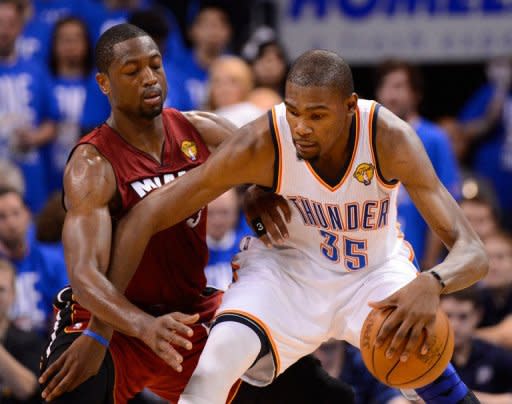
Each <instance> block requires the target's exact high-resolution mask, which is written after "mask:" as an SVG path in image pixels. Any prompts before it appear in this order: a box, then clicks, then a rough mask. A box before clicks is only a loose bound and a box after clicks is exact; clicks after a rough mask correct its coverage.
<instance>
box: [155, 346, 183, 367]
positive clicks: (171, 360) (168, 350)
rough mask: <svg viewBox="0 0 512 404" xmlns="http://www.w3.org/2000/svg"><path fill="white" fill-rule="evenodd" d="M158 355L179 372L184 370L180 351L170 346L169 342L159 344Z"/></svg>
mask: <svg viewBox="0 0 512 404" xmlns="http://www.w3.org/2000/svg"><path fill="white" fill-rule="evenodd" d="M157 355H158V356H160V358H162V360H163V361H164V362H165V363H167V364H168V365H169V366H170V367H172V368H173V369H174V370H176V371H177V372H181V371H182V370H183V367H182V366H181V363H182V362H183V357H182V356H181V355H180V354H179V353H178V351H176V350H175V349H174V348H173V347H172V346H171V345H169V343H168V342H167V341H160V342H159V344H158V351H157Z"/></svg>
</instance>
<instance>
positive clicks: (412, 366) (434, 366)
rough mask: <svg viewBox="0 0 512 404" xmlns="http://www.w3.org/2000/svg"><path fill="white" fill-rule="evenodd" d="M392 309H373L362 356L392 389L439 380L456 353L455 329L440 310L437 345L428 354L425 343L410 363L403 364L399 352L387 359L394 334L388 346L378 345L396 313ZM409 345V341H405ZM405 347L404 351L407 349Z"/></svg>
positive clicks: (366, 324) (362, 342) (363, 337)
mask: <svg viewBox="0 0 512 404" xmlns="http://www.w3.org/2000/svg"><path fill="white" fill-rule="evenodd" d="M392 311H393V310H392V309H387V310H376V309H374V310H372V311H371V312H370V314H369V315H368V317H367V318H366V320H365V322H364V324H363V328H362V330H361V339H360V346H361V354H362V356H363V361H364V363H365V365H366V367H367V368H368V370H369V371H370V373H372V374H373V376H375V377H376V378H377V379H378V380H379V381H381V382H382V383H385V384H387V385H388V386H391V387H395V388H401V389H415V388H419V387H423V386H425V385H427V384H429V383H431V382H433V381H434V380H436V379H437V378H438V377H439V376H440V375H441V374H442V373H443V371H444V370H445V369H446V367H447V366H448V363H449V362H450V359H451V357H452V354H453V343H454V341H453V330H452V328H451V327H450V323H449V322H448V317H446V315H445V314H444V313H443V311H442V310H441V309H438V311H437V316H436V320H435V325H434V330H435V336H434V338H433V340H432V341H433V344H432V346H431V347H430V349H429V351H428V352H427V353H426V354H425V355H421V354H420V349H421V346H422V345H423V341H421V342H420V344H419V345H418V348H417V349H416V350H415V351H413V352H411V354H410V355H409V359H408V360H407V361H406V362H401V361H400V356H399V353H395V355H394V356H393V357H391V358H390V359H388V358H386V350H387V349H388V347H389V345H390V344H391V341H392V339H393V336H394V333H391V335H389V336H388V338H387V339H386V341H385V342H384V344H382V345H381V346H380V347H376V346H375V341H376V338H377V334H378V333H379V330H380V328H381V326H382V323H383V322H384V320H386V319H387V318H388V317H389V316H390V315H391V313H392ZM404 345H405V342H404ZM404 345H402V347H401V348H402V349H403V348H404Z"/></svg>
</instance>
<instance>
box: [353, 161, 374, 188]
mask: <svg viewBox="0 0 512 404" xmlns="http://www.w3.org/2000/svg"><path fill="white" fill-rule="evenodd" d="M374 174H375V167H374V166H373V165H372V164H370V163H361V164H359V165H358V166H357V168H356V171H354V178H355V179H356V180H358V181H359V182H362V183H363V184H364V185H370V184H371V182H372V179H373V176H374Z"/></svg>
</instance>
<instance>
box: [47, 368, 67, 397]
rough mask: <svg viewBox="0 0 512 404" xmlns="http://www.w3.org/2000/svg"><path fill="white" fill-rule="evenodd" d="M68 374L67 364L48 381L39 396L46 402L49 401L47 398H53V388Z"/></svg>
mask: <svg viewBox="0 0 512 404" xmlns="http://www.w3.org/2000/svg"><path fill="white" fill-rule="evenodd" d="M67 372H68V366H67V364H64V365H63V366H62V367H61V368H60V370H59V371H58V372H57V373H55V374H54V375H53V377H52V378H51V379H50V381H49V382H48V384H47V385H46V387H45V388H44V390H43V392H42V393H41V396H42V397H43V399H45V400H46V401H50V399H49V397H51V396H54V395H55V394H54V390H55V388H56V387H57V386H58V385H59V384H60V382H61V380H62V379H64V377H65V376H66V374H67Z"/></svg>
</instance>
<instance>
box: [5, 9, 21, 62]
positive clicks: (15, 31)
mask: <svg viewBox="0 0 512 404" xmlns="http://www.w3.org/2000/svg"><path fill="white" fill-rule="evenodd" d="M22 28H23V18H22V16H21V15H20V14H18V12H17V11H16V7H15V6H14V4H8V3H7V4H0V57H6V56H9V55H10V54H11V52H12V51H13V50H14V44H15V42H16V38H17V37H18V35H19V34H20V33H21V30H22Z"/></svg>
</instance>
